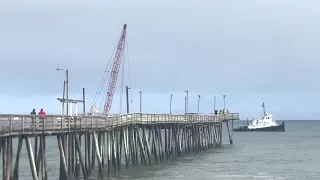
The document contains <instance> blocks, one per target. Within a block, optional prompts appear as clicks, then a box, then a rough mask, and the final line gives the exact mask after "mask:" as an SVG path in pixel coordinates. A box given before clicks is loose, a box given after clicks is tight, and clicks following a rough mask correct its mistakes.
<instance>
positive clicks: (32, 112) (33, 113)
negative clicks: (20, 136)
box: [30, 109, 37, 128]
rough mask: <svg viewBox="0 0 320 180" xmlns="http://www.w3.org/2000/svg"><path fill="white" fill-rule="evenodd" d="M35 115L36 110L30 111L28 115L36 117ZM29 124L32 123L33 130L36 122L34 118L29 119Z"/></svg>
mask: <svg viewBox="0 0 320 180" xmlns="http://www.w3.org/2000/svg"><path fill="white" fill-rule="evenodd" d="M36 114H37V113H36V109H33V110H32V111H31V113H30V115H36ZM31 120H32V121H31V123H32V125H31V128H34V127H35V121H36V118H35V117H31Z"/></svg>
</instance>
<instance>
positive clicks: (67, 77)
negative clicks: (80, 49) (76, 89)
mask: <svg viewBox="0 0 320 180" xmlns="http://www.w3.org/2000/svg"><path fill="white" fill-rule="evenodd" d="M57 71H65V72H66V80H65V85H66V86H65V91H66V102H67V116H68V115H69V70H68V69H61V68H57ZM63 106H64V105H63Z"/></svg>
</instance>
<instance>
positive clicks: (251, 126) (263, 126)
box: [233, 103, 285, 132]
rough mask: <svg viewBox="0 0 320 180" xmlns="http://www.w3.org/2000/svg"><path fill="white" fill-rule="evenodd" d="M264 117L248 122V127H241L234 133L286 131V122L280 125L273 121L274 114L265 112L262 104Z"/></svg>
mask: <svg viewBox="0 0 320 180" xmlns="http://www.w3.org/2000/svg"><path fill="white" fill-rule="evenodd" d="M262 107H263V112H264V115H263V116H262V117H259V118H257V119H253V120H252V121H248V120H247V125H246V126H240V127H237V128H235V129H233V131H279V132H283V131H285V124H284V121H283V122H282V123H278V122H277V121H276V120H274V119H273V116H272V114H270V113H266V112H265V107H264V103H263V104H262Z"/></svg>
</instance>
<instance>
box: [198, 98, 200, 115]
mask: <svg viewBox="0 0 320 180" xmlns="http://www.w3.org/2000/svg"><path fill="white" fill-rule="evenodd" d="M199 107H200V95H198V108H197V114H199Z"/></svg>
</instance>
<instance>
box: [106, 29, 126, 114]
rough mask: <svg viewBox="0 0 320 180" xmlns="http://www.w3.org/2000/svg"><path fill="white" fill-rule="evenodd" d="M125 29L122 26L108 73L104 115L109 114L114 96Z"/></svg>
mask: <svg viewBox="0 0 320 180" xmlns="http://www.w3.org/2000/svg"><path fill="white" fill-rule="evenodd" d="M126 29H127V24H124V25H123V30H122V33H121V36H120V40H119V42H118V45H117V49H116V52H115V56H114V60H113V65H112V70H111V73H110V80H109V86H108V91H107V97H106V102H105V105H104V112H105V113H106V114H109V111H110V108H111V104H112V99H113V95H114V91H115V89H116V84H117V80H118V74H119V69H120V65H121V59H122V55H123V51H124V45H125V40H126Z"/></svg>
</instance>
